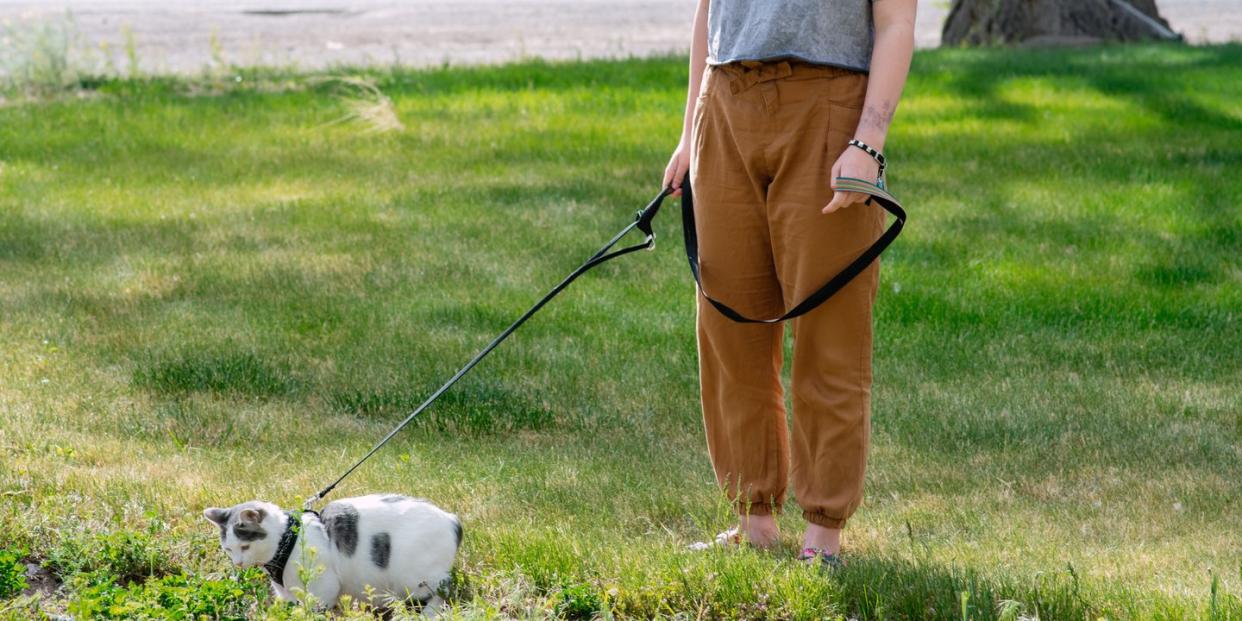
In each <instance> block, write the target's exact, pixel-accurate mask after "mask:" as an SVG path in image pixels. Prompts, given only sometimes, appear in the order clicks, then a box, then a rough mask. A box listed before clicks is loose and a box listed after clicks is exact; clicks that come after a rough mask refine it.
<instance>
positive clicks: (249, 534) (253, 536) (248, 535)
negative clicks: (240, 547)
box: [233, 524, 267, 541]
mask: <svg viewBox="0 0 1242 621" xmlns="http://www.w3.org/2000/svg"><path fill="white" fill-rule="evenodd" d="M233 534H234V535H237V539H238V540H239V541H258V540H259V539H267V531H266V530H264V529H263V526H261V525H259V524H238V525H237V526H234V527H233Z"/></svg>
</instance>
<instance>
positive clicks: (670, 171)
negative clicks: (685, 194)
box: [660, 139, 690, 196]
mask: <svg viewBox="0 0 1242 621" xmlns="http://www.w3.org/2000/svg"><path fill="white" fill-rule="evenodd" d="M689 170H690V148H689V147H687V146H686V141H685V140H684V139H683V140H682V141H681V142H678V143H677V149H676V150H674V151H673V156H672V157H670V158H668V166H666V167H665V168H664V184H663V185H661V186H660V187H661V188H670V187H671V188H673V193H672V194H669V196H681V180H682V179H685V178H686V172H688V171H689Z"/></svg>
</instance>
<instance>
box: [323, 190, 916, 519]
mask: <svg viewBox="0 0 1242 621" xmlns="http://www.w3.org/2000/svg"><path fill="white" fill-rule="evenodd" d="M836 189H837V190H839V191H846V192H860V193H863V194H867V195H869V196H870V198H868V199H867V201H866V204H868V205H869V204H872V203H875V204H878V205H879V206H880V207H882V208H884V209H885V210H886V211H888V212H889V213H891V214H892V215H894V216H896V218H897V219H896V220H895V221H894V222H893V224H892V225H890V226H889V228H888V230H886V231H885V232H884V234H883V235H881V236H880V238H879V239H877V240H876V241H875V243H873V244H871V246H869V247H868V248H867V249H866V250H864V251H863V252H862V253H861V254H860V255H859V256H858V258H856V259H855V260H854V261H852V262H851V263H850V264H849V265H847V266H846V267H845V269H843V270H841V272H839V273H838V274H837V275H836V276H833V277H832V278H831V279H829V280H828V282H827V283H826V284H825V285H824V286H823V287H820V288H819V290H817V291H815V292H814V293H812V294H811V295H810V296H809V297H808V298H807V299H805V300H803V301H802V302H800V303H799V304H798V305H796V306H795V307H794V308H792V309H790V310H789V311H788V312H786V313H785V314H784V315H781V316H780V317H777V318H775V319H750V318H748V317H745V316H743V315H742V314H740V313H738V312H737V311H735V310H733V309H732V308H729V307H728V306H727V305H725V304H724V303H723V302H719V301H717V300H716V299H714V298H712V297H710V296H708V295H707V293H706V292H703V283H702V280H701V279H700V276H699V244H698V234H697V232H696V231H695V224H694V195H693V192H692V190H691V187H690V177H689V175H687V176H686V178H685V179H684V180H683V181H682V184H681V191H682V194H681V217H682V227H683V229H684V231H683V234H684V239H685V246H686V259H687V260H688V261H689V262H690V273H691V274H693V276H694V282H695V285H696V286H697V287H698V289H699V291H700V292H703V296H704V297H705V298H707V300H708V301H709V302H711V303H712V305H713V306H715V307H716V309H717V310H719V311H720V312H721V313H722V314H724V315H725V316H726V317H728V318H729V319H732V320H733V321H736V322H739V323H778V322H781V321H785V320H787V319H792V318H794V317H797V316H799V315H803V314H805V313H808V312H810V311H811V310H812V309H814V308H815V307H817V306H819V305H820V304H823V303H824V301H825V300H827V299H828V298H830V297H832V295H833V294H834V293H836V292H837V291H840V290H841V288H842V287H844V286H845V285H846V284H848V283H849V281H850V280H852V279H853V278H854V277H855V276H857V275H858V274H860V273H861V272H862V271H863V270H864V269H866V268H867V266H868V265H870V264H871V263H872V262H873V261H875V259H876V258H877V257H879V256H880V253H882V252H884V249H885V248H887V247H888V246H889V244H891V243H892V242H893V240H894V239H896V238H897V235H898V234H899V233H901V229H902V227H903V226H905V222H906V212H905V210H903V209H902V208H901V204H900V203H898V201H897V199H896V198H895V197H894V196H893V195H892V194H889V193H888V191H887V190H885V189H884V188H882V187H879V186H877V185H875V184H873V183H869V182H867V181H863V180H862V179H854V178H852V177H838V178H837V188H836ZM672 192H673V188H671V187H670V188H664V189H663V190H662V191H661V192H660V194H659V195H658V196H656V197H655V198H654V199H652V201H651V202H650V203H648V204H647V206H646V207H644V208H643V209H641V210H640V211H639V212H638V213H637V214H636V215H635V216H634V221H633V222H631V223H630V224H629V225H628V226H626V227H625V228H623V229H621V232H619V233H617V234H616V235H614V236H613V237H612V239H610V240H609V241H608V243H607V244H604V246H603V247H602V248H600V249H599V251H597V252H596V253H595V254H593V255H591V258H589V259H587V260H586V262H585V263H583V264H582V265H580V266H578V269H576V270H574V271H573V272H570V274H569V276H566V277H565V279H564V280H562V281H561V282H560V283H559V284H557V285H556V286H555V287H553V288H552V290H551V291H548V293H547V294H545V295H544V296H543V297H542V298H540V300H539V301H538V302H536V303H535V305H534V306H532V307H530V309H529V310H527V311H526V312H525V313H523V314H522V316H521V317H518V318H517V320H516V321H514V322H513V323H512V324H510V325H509V327H508V328H505V330H504V332H501V333H500V334H499V335H498V336H497V337H496V338H494V339H492V341H491V342H490V343H488V344H487V346H486V347H484V348H483V349H482V350H481V351H479V353H477V354H475V356H474V357H473V358H471V359H470V361H469V362H467V363H466V364H465V366H463V367H462V368H461V369H459V370H458V371H457V373H454V374H453V376H452V377H450V378H449V380H448V381H447V382H445V383H444V385H442V386H440V387H439V388H438V389H436V391H435V392H433V393H431V396H429V397H427V399H426V400H425V401H423V403H422V404H421V405H419V406H418V408H417V409H415V410H414V411H413V412H411V413H410V415H409V416H406V417H405V420H402V421H401V422H400V423H399V424H398V425H397V426H396V427H394V428H393V430H392V431H390V432H388V435H386V436H384V437H383V439H381V440H380V441H379V442H377V443H376V444H375V446H373V447H371V450H370V451H367V453H366V455H363V456H362V459H359V460H358V461H357V462H354V465H352V466H350V467H349V469H347V470H346V471H345V472H344V474H342V475H341V476H339V477H337V479H336V480H335V481H333V482H332V483H330V484H329V485H328V486H327V487H325V488H323V489H321V490H319V493H317V494H315V495H314V496H311V497H310V498H307V499H306V502H305V503H303V505H302V507H303V510H305V511H310V510H311V508H312V507H313V506H314V505H315V503H316V502H319V501H320V500H323V498H324V497H326V496H327V495H328V494H329V493H331V492H332V490H334V489H336V486H337V485H340V483H341V481H344V480H345V478H346V477H348V476H349V475H351V474H353V472H354V471H355V470H357V469H358V467H359V466H361V465H362V464H364V463H366V461H367V460H368V459H370V458H371V457H372V456H373V455H375V453H377V452H379V450H380V449H381V448H383V447H384V445H385V444H388V442H389V440H392V439H393V437H395V436H396V435H397V434H398V433H401V430H402V429H405V427H406V426H407V425H409V424H410V423H411V422H412V421H413V420H414V419H415V418H417V417H418V415H419V414H422V413H423V411H424V410H426V409H427V408H428V407H430V406H431V404H432V403H435V401H436V399H439V398H440V396H441V395H443V394H444V393H445V392H446V391H448V389H449V388H451V387H452V386H453V384H456V383H457V380H460V379H461V378H462V377H463V376H464V375H465V374H466V373H469V372H470V370H471V369H473V368H474V367H475V365H477V364H479V362H480V361H482V360H483V358H485V357H487V355H488V354H490V353H492V350H494V349H496V347H497V346H499V345H500V344H501V343H502V342H504V340H505V339H507V338H509V335H510V334H513V333H514V332H515V331H516V330H517V329H518V328H519V327H521V326H522V324H524V323H526V320H527V319H530V318H531V316H533V315H534V314H535V313H537V312H539V309H541V308H543V307H544V305H545V304H547V303H548V302H550V301H551V300H552V298H554V297H556V296H557V294H559V293H560V292H561V291H564V290H565V288H566V287H568V286H569V285H570V283H572V282H573V281H575V280H577V279H578V277H579V276H581V275H583V274H585V273H586V272H587V271H588V270H590V269H591V268H593V267H595V266H597V265H600V264H601V263H605V262H607V261H611V260H613V259H615V258H617V257H620V256H623V255H627V254H629V253H631V252H636V251H638V250H650V249H653V248H655V239H656V236H655V231H654V230H653V229H652V226H651V222H652V220H654V219H655V217H656V214H657V213H659V212H660V205H661V204H662V203H663V202H664V199H665V198H667V197H668V195H669V194H672ZM636 228H637V229H638V230H639V231H641V232H642V233H643V235H644V236H645V237H644V239H643V241H642V242H639V243H637V244H633V245H630V246H625V247H622V248H619V249H617V250H613V247H614V246H616V245H617V244H618V243H619V242H620V241H621V239H622V238H624V237H625V236H626V235H628V234H629V233H630V232H631V231H633V230H634V229H636Z"/></svg>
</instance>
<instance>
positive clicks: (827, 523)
mask: <svg viewBox="0 0 1242 621" xmlns="http://www.w3.org/2000/svg"><path fill="white" fill-rule="evenodd" d="M802 519H804V520H806V521H807V522H809V523H811V524H814V525H816V526H822V527H824V528H834V529H838V530H839V529H841V528H844V527H845V521H846V520H847V519H848V518H839V517H832V516H830V515H827V514H825V513H821V512H819V511H803V512H802Z"/></svg>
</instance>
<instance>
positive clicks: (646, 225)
mask: <svg viewBox="0 0 1242 621" xmlns="http://www.w3.org/2000/svg"><path fill="white" fill-rule="evenodd" d="M672 192H673V190H672V188H665V189H664V190H663V191H662V192H660V194H659V196H656V197H655V198H654V199H653V200H652V201H651V202H650V203H648V204H647V206H646V207H644V208H643V209H642V210H641V211H639V212H638V214H637V215H635V216H634V221H633V222H631V223H630V224H629V226H627V227H625V228H623V229H621V232H620V233H617V234H616V235H614V236H613V238H612V239H611V240H609V241H608V243H607V244H604V247H603V248H600V249H599V251H597V252H596V253H595V254H593V255H591V258H589V259H587V260H586V262H585V263H583V264H582V265H580V266H578V269H576V270H574V271H573V272H571V273H570V274H569V276H566V277H565V279H564V280H562V281H561V282H560V284H558V285H556V286H555V287H553V288H552V290H551V291H549V292H548V293H547V294H546V295H544V296H543V298H541V299H540V300H539V301H538V302H536V303H535V305H534V306H532V307H530V310H527V311H526V312H525V313H523V314H522V316H521V317H518V318H517V321H514V322H513V323H512V324H510V326H509V327H508V328H505V331H504V332H501V333H500V335H499V336H497V337H496V338H494V339H492V342H490V343H488V344H487V347H484V348H483V350H482V351H480V352H479V353H477V354H475V356H474V358H471V359H470V362H467V363H466V364H465V366H463V367H462V368H461V369H459V370H458V371H457V373H454V374H453V377H450V378H449V380H448V381H447V382H445V383H444V385H443V386H440V388H438V389H437V390H436V391H435V392H433V393H431V396H430V397H427V400H426V401H423V403H422V405H419V406H418V409H416V410H414V411H413V412H411V413H410V415H409V416H407V417H405V420H403V421H401V423H400V424H398V425H397V426H396V427H395V428H393V430H392V431H390V432H388V435H386V436H384V438H383V439H382V440H380V441H379V442H378V443H376V444H375V446H373V447H371V450H370V451H367V454H366V455H363V456H362V459H359V460H358V461H357V462H355V463H354V465H352V466H350V467H349V469H348V470H346V471H345V473H344V474H342V475H341V476H340V477H338V478H337V479H336V480H335V481H333V482H332V483H331V484H330V485H328V486H327V487H325V488H323V489H322V490H319V493H317V494H315V495H314V496H311V497H310V498H307V499H306V502H305V503H303V504H302V507H303V508H304V509H307V510H309V509H310V508H311V507H313V506H314V505H315V503H316V502H318V501H320V500H322V499H323V498H324V497H325V496H327V495H328V494H329V493H331V492H332V490H333V489H335V488H336V486H337V485H339V484H340V483H341V481H344V480H345V477H348V476H349V475H351V474H353V472H354V470H357V469H358V467H359V466H361V465H362V464H363V463H365V462H366V461H367V460H368V459H370V458H371V456H372V455H374V454H375V453H376V452H378V451H379V450H380V449H381V448H383V447H384V445H385V444H388V441H389V440H392V439H393V437H394V436H396V435H397V434H398V433H400V432H401V430H402V429H405V427H406V425H409V424H410V422H412V421H413V420H414V419H415V418H416V417H418V415H419V414H422V413H423V410H426V409H427V408H428V407H430V406H431V404H432V403H435V401H436V399H439V398H440V395H443V394H444V393H445V391H447V390H448V389H449V388H451V387H452V386H453V384H456V383H457V380H459V379H461V378H462V376H464V375H465V374H466V373H469V372H470V369H473V368H474V367H475V365H477V364H479V362H480V361H481V360H483V358H485V357H486V356H487V355H488V354H490V353H492V350H493V349H496V347H497V346H499V345H500V344H501V343H502V342H504V340H505V339H507V338H509V335H510V334H513V333H514V331H516V330H517V329H518V328H519V327H521V326H522V324H524V323H526V320H527V319H530V318H531V316H532V315H534V314H535V313H537V312H539V309H541V308H543V306H544V305H545V304H547V303H548V302H550V301H551V300H552V298H554V297H556V295H557V294H558V293H560V292H561V291H564V290H565V288H566V287H568V286H569V284H570V283H572V282H573V281H575V280H577V279H578V277H579V276H581V275H583V274H585V273H586V272H587V271H588V270H590V269H591V268H593V267H595V266H597V265H600V264H601V263H605V262H607V261H611V260H613V259H615V258H617V257H620V256H623V255H627V254H629V253H631V252H636V251H639V250H650V249H653V248H655V238H656V236H655V231H654V230H653V229H652V228H651V221H652V220H653V219H655V216H656V214H657V213H659V211H660V204H661V203H663V202H664V198H665V197H667V196H668V195H669V194H671V193H672ZM635 228H637V229H638V230H640V231H642V233H643V234H644V235H645V238H644V239H643V241H642V242H640V243H637V244H633V245H630V246H625V247H623V248H620V249H617V250H613V249H612V248H613V247H614V246H616V245H617V243H618V242H620V241H621V239H622V238H623V237H625V236H626V235H628V234H629V233H630V231H633V230H634V229H635Z"/></svg>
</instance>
